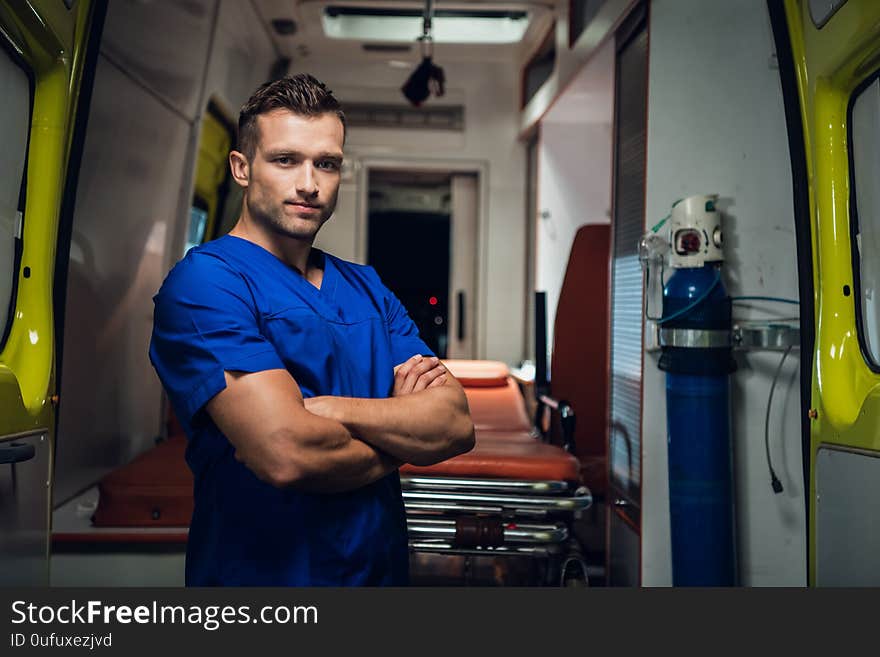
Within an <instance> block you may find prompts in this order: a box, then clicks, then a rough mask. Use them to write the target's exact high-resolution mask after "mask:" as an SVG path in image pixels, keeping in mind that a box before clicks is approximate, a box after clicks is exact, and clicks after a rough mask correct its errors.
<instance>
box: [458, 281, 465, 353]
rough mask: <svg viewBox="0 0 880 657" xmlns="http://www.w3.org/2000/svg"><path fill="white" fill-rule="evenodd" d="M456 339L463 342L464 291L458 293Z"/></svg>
mask: <svg viewBox="0 0 880 657" xmlns="http://www.w3.org/2000/svg"><path fill="white" fill-rule="evenodd" d="M458 339H459V341H461V340H464V291H463V290H459V291H458Z"/></svg>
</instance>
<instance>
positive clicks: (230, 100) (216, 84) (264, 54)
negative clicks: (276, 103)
mask: <svg viewBox="0 0 880 657" xmlns="http://www.w3.org/2000/svg"><path fill="white" fill-rule="evenodd" d="M274 60H275V49H274V47H273V46H272V42H271V41H270V40H269V37H268V35H267V34H266V30H265V28H264V27H263V25H262V24H261V23H260V20H259V17H258V16H257V14H256V12H255V11H254V7H253V5H252V4H251V3H250V2H240V1H237V0H222V1H221V3H220V15H219V16H218V18H217V31H216V34H215V36H214V43H213V46H212V49H211V59H210V61H209V62H208V75H207V78H206V82H205V99H204V103H205V104H207V101H208V100H209V99H210V98H211V97H212V96H216V97H217V98H218V99H219V100H220V102H221V104H222V105H223V106H224V109H225V110H226V111H228V112H229V113H230V118H232V119H233V120H234V121H237V120H238V110H239V108H240V107H241V106H242V105H243V104H244V102H245V101H246V100H247V99H248V98H249V97H250V95H251V94H252V93H253V92H254V90H255V89H256V88H257V86H259V85H260V84H262V83H263V82H265V81H266V80H267V79H268V78H269V69H270V68H271V67H272V62H273V61H274ZM201 110H204V107H203V108H201Z"/></svg>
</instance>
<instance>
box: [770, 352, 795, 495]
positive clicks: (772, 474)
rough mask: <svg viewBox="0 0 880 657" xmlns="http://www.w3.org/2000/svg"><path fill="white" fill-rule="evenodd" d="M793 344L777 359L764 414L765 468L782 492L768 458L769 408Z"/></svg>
mask: <svg viewBox="0 0 880 657" xmlns="http://www.w3.org/2000/svg"><path fill="white" fill-rule="evenodd" d="M793 346H794V345H789V346H788V347H786V349H785V351H784V352H783V353H782V358H780V359H779V365H777V366H776V373H775V374H774V375H773V383H771V384H770V396H769V397H767V413H766V415H765V416H764V450H765V451H766V453H767V468H768V469H769V470H770V485H771V486H772V487H773V492H774V493H781V492H782V482H781V481H779V477H777V476H776V472H775V471H774V470H773V463H772V462H771V460H770V408H771V406H772V405H773V391H774V390H775V389H776V382H777V381H778V380H779V374H780V373H781V372H782V365H783V364H784V363H785V359H786V358H787V357H788V354H789V353H790V352H791V350H792V347H793Z"/></svg>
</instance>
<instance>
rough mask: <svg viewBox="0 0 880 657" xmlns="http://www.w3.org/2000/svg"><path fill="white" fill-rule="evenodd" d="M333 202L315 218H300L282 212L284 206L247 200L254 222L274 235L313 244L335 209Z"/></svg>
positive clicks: (323, 208)
mask: <svg viewBox="0 0 880 657" xmlns="http://www.w3.org/2000/svg"><path fill="white" fill-rule="evenodd" d="M335 205H336V203H335V199H334V202H333V203H331V204H328V205H325V206H323V207H322V208H321V214H320V215H319V216H318V217H315V218H313V219H312V218H302V217H296V216H291V215H289V214H287V213H286V212H285V211H284V207H285V206H284V205H283V204H279V205H274V204H271V203H264V202H262V199H251V198H248V200H247V207H248V213H249V214H250V216H251V217H252V218H253V219H254V221H255V222H257V223H259V224H260V225H262V226H263V227H264V228H266V229H268V230H270V231H272V232H273V233H275V234H276V235H282V236H284V237H290V238H293V239H295V240H300V241H306V242H308V243H309V244H311V243H312V242H314V240H315V236H316V235H317V234H318V231H319V230H320V229H321V226H323V225H324V224H325V223H326V222H327V220H328V219H329V218H330V215H332V214H333V210H334V208H335Z"/></svg>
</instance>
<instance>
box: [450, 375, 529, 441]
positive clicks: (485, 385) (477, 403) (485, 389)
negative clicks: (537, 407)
mask: <svg viewBox="0 0 880 657" xmlns="http://www.w3.org/2000/svg"><path fill="white" fill-rule="evenodd" d="M443 364H444V365H445V366H446V367H447V369H448V370H449V371H450V372H451V373H452V375H453V376H454V377H455V378H456V379H458V381H459V383H461V385H462V387H463V388H464V391H465V394H466V395H467V400H468V406H469V407H470V411H471V420H473V422H474V429H476V430H477V432H483V431H526V432H527V431H529V430H530V429H531V426H532V424H531V421H530V420H529V416H528V413H527V412H526V405H525V401H524V400H523V396H522V393H521V392H520V389H519V386H518V385H517V384H516V381H514V380H513V378H512V377H511V376H510V372H509V370H508V369H507V365H505V364H504V363H501V362H498V361H492V360H454V359H452V360H445V361H443Z"/></svg>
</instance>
